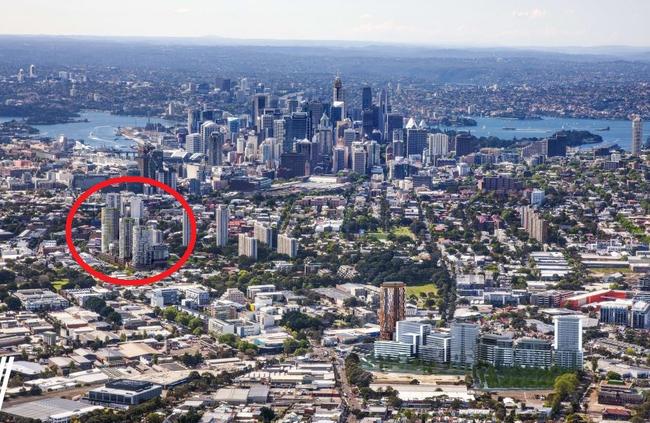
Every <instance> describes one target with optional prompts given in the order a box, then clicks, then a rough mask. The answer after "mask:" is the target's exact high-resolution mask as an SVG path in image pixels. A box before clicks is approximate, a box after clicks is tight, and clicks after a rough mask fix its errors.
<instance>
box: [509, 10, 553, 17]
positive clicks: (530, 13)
mask: <svg viewBox="0 0 650 423" xmlns="http://www.w3.org/2000/svg"><path fill="white" fill-rule="evenodd" d="M512 16H514V17H515V18H526V19H542V18H544V17H546V10H545V9H537V8H535V9H531V10H513V12H512Z"/></svg>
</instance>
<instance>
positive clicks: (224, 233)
mask: <svg viewBox="0 0 650 423" xmlns="http://www.w3.org/2000/svg"><path fill="white" fill-rule="evenodd" d="M215 215H216V231H215V238H216V240H217V247H224V246H226V245H227V244H228V221H229V220H230V213H229V211H228V206H226V205H223V204H220V205H218V206H217V208H216V211H215Z"/></svg>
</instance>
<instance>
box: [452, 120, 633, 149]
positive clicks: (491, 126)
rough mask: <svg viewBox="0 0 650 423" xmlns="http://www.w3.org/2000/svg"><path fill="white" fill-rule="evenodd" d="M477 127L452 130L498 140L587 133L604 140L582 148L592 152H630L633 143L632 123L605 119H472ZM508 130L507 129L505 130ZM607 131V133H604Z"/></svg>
mask: <svg viewBox="0 0 650 423" xmlns="http://www.w3.org/2000/svg"><path fill="white" fill-rule="evenodd" d="M472 119H474V120H475V121H476V123H477V126H468V127H460V128H454V129H456V130H461V131H470V132H471V133H472V134H473V135H475V136H477V137H489V136H494V137H497V138H501V139H514V138H518V139H521V138H532V137H536V138H544V137H549V136H551V135H553V133H555V132H557V131H559V130H562V129H566V130H581V131H589V132H591V133H592V134H596V135H600V136H601V137H602V138H603V142H602V143H601V144H588V145H585V146H583V148H592V147H594V146H597V145H612V144H618V145H619V146H620V147H622V148H624V149H626V150H629V149H630V145H631V139H632V122H630V121H628V120H605V119H572V118H556V117H545V118H543V119H521V120H520V119H507V118H494V117H472ZM505 128H507V129H505ZM605 128H609V130H608V131H603V129H605Z"/></svg>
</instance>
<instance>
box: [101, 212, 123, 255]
mask: <svg viewBox="0 0 650 423" xmlns="http://www.w3.org/2000/svg"><path fill="white" fill-rule="evenodd" d="M119 219H120V212H119V210H118V209H116V208H111V207H104V208H103V209H102V214H101V225H102V228H101V230H102V248H101V250H102V253H104V254H108V253H109V252H110V249H111V244H112V243H113V242H114V241H116V240H117V237H118V233H119Z"/></svg>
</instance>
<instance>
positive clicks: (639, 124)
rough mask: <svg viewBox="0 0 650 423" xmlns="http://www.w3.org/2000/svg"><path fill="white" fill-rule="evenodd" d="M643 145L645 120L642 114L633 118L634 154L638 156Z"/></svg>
mask: <svg viewBox="0 0 650 423" xmlns="http://www.w3.org/2000/svg"><path fill="white" fill-rule="evenodd" d="M642 146H643V121H642V120H641V117H640V116H634V118H633V119H632V154H634V155H635V156H638V155H639V153H641V147H642Z"/></svg>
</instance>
